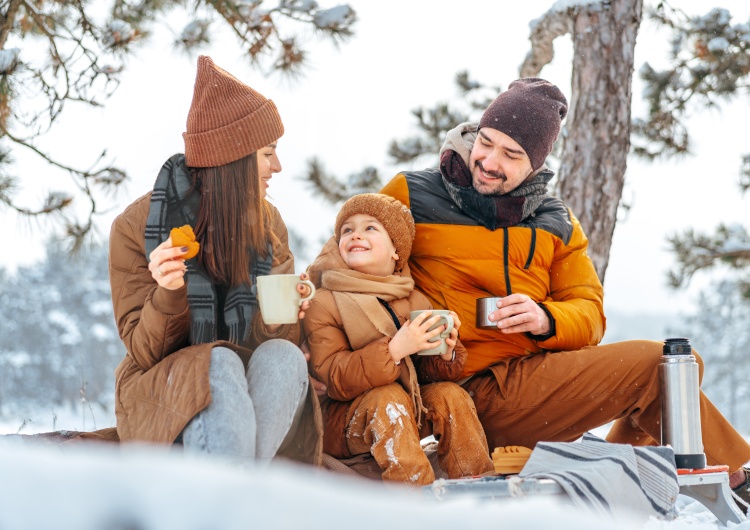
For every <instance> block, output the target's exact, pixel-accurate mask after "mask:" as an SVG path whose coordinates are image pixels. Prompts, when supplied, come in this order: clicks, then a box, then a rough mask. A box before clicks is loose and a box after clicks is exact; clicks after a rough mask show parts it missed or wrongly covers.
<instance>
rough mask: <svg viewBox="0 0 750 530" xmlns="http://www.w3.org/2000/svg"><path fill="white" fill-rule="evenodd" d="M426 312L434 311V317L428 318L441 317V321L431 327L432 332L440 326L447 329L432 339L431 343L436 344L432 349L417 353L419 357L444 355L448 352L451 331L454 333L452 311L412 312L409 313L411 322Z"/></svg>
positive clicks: (423, 310)
mask: <svg viewBox="0 0 750 530" xmlns="http://www.w3.org/2000/svg"><path fill="white" fill-rule="evenodd" d="M425 311H432V315H431V316H429V317H427V318H428V319H429V318H432V317H433V316H435V315H439V316H440V319H439V320H438V321H437V322H436V323H435V324H433V325H432V326H430V331H432V330H433V329H435V328H437V327H438V326H443V325H444V326H445V329H444V330H443V331H442V332H441V333H440V335H438V336H437V337H435V338H434V339H432V340H431V341H430V342H434V343H435V346H433V347H432V348H428V349H426V350H420V351H418V352H417V355H443V354H445V353H447V352H448V345H447V344H446V343H445V339H447V338H448V337H450V336H451V331H453V317H452V316H451V315H450V311H448V310H447V309H422V310H419V311H412V312H411V313H409V320H411V321H412V322H414V319H415V318H417V317H418V316H419V314H420V313H424V312H425Z"/></svg>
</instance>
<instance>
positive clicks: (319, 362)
mask: <svg viewBox="0 0 750 530" xmlns="http://www.w3.org/2000/svg"><path fill="white" fill-rule="evenodd" d="M328 302H330V303H328ZM335 307H336V305H335V302H334V301H333V297H332V296H331V294H330V292H328V291H318V293H316V295H315V298H313V300H311V302H310V308H309V309H308V310H307V311H306V312H305V318H304V320H303V321H302V322H303V325H304V327H305V332H306V335H307V346H308V348H309V350H310V364H311V366H312V368H313V371H314V373H315V375H316V377H317V378H318V379H320V380H321V381H323V382H324V383H325V384H326V386H327V387H328V395H329V396H330V397H331V398H333V399H336V400H339V401H350V400H352V399H354V398H355V397H357V396H359V395H360V394H362V393H363V392H365V391H367V390H370V389H371V388H375V387H378V386H384V385H387V384H390V383H393V382H394V381H396V380H397V379H398V377H399V375H400V374H401V369H400V367H399V366H398V365H396V364H395V363H394V362H393V359H392V358H391V355H390V353H389V352H388V343H389V342H390V337H385V336H384V337H382V338H380V339H377V340H375V341H373V342H371V343H370V344H368V345H367V346H365V347H364V348H361V349H359V350H353V349H352V347H351V345H350V344H349V340H348V339H347V337H346V333H344V326H343V323H342V322H341V317H340V315H339V314H338V312H337V311H336V310H335ZM328 308H331V310H329V309H328Z"/></svg>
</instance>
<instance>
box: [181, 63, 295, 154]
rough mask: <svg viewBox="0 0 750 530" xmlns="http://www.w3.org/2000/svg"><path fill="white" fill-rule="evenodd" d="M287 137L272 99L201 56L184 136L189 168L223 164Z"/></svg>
mask: <svg viewBox="0 0 750 530" xmlns="http://www.w3.org/2000/svg"><path fill="white" fill-rule="evenodd" d="M282 134H284V125H283V124H282V123H281V117H280V116H279V113H278V111H277V110H276V105H274V104H273V101H271V100H270V99H266V98H265V97H263V95H262V94H260V93H258V92H256V91H255V90H253V89H252V88H250V87H249V86H247V85H246V84H244V83H242V82H241V81H239V80H238V79H237V78H235V77H234V76H233V75H231V74H230V73H229V72H226V71H224V70H222V69H221V68H219V67H218V66H216V65H215V64H214V62H213V61H212V60H211V58H210V57H207V56H205V55H201V56H200V57H198V73H197V74H196V77H195V88H194V90H193V102H192V104H191V105H190V112H188V118H187V132H184V133H182V137H183V138H184V140H185V163H186V164H187V165H188V166H189V167H215V166H223V165H224V164H228V163H230V162H234V161H235V160H239V159H240V158H244V157H246V156H247V155H249V154H251V153H254V152H255V151H257V150H258V149H261V148H262V147H265V146H267V145H268V144H271V143H273V142H274V141H275V140H278V139H279V138H280V137H281V135H282Z"/></svg>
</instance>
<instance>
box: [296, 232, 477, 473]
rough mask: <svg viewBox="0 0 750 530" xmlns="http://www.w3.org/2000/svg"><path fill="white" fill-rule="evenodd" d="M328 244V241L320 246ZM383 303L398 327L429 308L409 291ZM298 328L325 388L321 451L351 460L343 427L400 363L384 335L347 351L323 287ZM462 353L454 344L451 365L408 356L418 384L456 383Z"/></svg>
mask: <svg viewBox="0 0 750 530" xmlns="http://www.w3.org/2000/svg"><path fill="white" fill-rule="evenodd" d="M334 245H335V242H334ZM329 246H330V242H329V244H328V245H326V247H329ZM324 252H325V250H324ZM389 305H390V306H391V308H392V309H393V311H394V313H396V316H397V317H398V320H399V323H400V324H403V323H404V322H406V320H408V318H409V313H410V312H411V311H415V310H417V309H431V308H432V306H431V305H430V303H429V301H428V300H427V298H425V296H424V295H422V294H421V293H420V292H418V291H412V292H411V294H410V295H409V296H408V297H407V298H401V299H399V300H393V301H392V302H389ZM383 311H386V309H385V308H383ZM303 324H304V327H305V333H306V335H307V344H308V347H309V348H310V362H311V364H312V368H313V370H314V372H315V375H316V376H317V377H318V378H319V379H320V380H321V381H323V382H324V383H325V384H326V385H327V387H328V396H326V397H324V398H323V399H322V401H321V407H322V409H323V417H324V422H325V429H324V441H323V450H324V451H325V452H326V453H328V454H331V455H334V456H336V457H338V458H344V457H348V456H351V455H350V454H349V452H348V450H347V445H346V426H347V425H348V424H349V421H350V420H351V417H352V415H353V414H354V411H355V410H356V408H357V405H358V404H359V402H360V401H361V399H362V394H363V393H364V392H365V391H367V390H370V389H371V388H375V387H378V386H384V385H387V384H390V383H393V382H395V381H397V380H399V379H400V378H401V377H402V370H405V369H406V367H405V364H404V363H401V364H400V365H396V364H395V363H394V362H393V359H392V358H391V356H390V353H388V343H389V342H390V337H387V336H385V335H384V336H383V337H382V338H380V339H377V340H375V341H373V342H371V343H370V344H368V345H367V346H365V347H364V348H361V349H359V350H353V349H352V347H351V345H350V344H349V341H348V339H347V337H346V333H345V332H344V324H343V321H342V319H341V314H340V313H339V310H338V308H337V306H336V302H335V300H334V298H333V294H332V293H331V292H330V291H329V290H328V289H323V288H321V289H319V290H318V291H317V292H316V293H315V298H314V299H313V300H312V301H311V304H310V309H309V310H308V311H307V313H306V316H305V320H304V321H303ZM466 355H467V354H466V349H465V348H464V347H463V346H462V345H461V344H460V342H459V344H458V345H457V346H456V358H455V360H454V361H453V362H450V361H443V360H442V359H441V358H440V356H439V355H430V356H419V355H412V356H411V358H412V360H413V361H414V366H415V367H416V370H417V375H418V377H419V381H420V383H428V382H433V381H455V380H457V379H459V378H460V377H461V373H462V371H463V367H464V363H465V362H466ZM407 390H408V389H407Z"/></svg>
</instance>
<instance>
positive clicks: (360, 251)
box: [339, 213, 398, 276]
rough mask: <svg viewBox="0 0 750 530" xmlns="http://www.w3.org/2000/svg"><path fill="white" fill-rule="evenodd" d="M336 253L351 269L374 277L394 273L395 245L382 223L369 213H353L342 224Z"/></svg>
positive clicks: (396, 258)
mask: <svg viewBox="0 0 750 530" xmlns="http://www.w3.org/2000/svg"><path fill="white" fill-rule="evenodd" d="M340 236H341V240H340V241H339V253H340V254H341V259H343V260H344V263H346V264H347V265H348V266H349V267H350V268H352V269H354V270H355V271H358V272H363V273H365V274H372V275H374V276H388V275H390V274H393V270H394V269H395V267H396V261H397V260H398V254H396V247H394V246H393V241H391V236H389V235H388V232H386V230H385V228H383V225H382V224H380V222H379V221H378V220H377V219H375V218H374V217H371V216H369V215H365V214H361V213H358V214H355V215H352V216H351V217H350V218H349V219H347V220H346V221H344V224H342V225H341V234H340Z"/></svg>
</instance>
